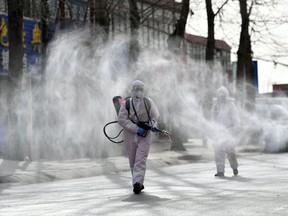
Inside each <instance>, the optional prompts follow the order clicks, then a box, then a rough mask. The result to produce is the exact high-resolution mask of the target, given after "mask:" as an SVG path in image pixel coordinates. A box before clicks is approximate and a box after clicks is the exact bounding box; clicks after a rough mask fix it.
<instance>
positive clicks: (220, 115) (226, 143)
mask: <svg viewBox="0 0 288 216" xmlns="http://www.w3.org/2000/svg"><path fill="white" fill-rule="evenodd" d="M216 97H217V101H216V103H215V104H214V105H213V106H212V113H211V116H212V119H213V120H214V121H215V122H216V123H217V124H218V125H219V128H220V130H219V131H218V133H219V134H218V137H217V138H216V140H215V142H214V145H213V146H214V153H215V163H216V168H217V173H216V174H215V176H217V177H223V176H224V172H225V154H226V155H227V158H228V161H229V163H230V167H231V168H232V169H233V174H234V175H238V162H237V158H236V153H235V142H234V141H233V137H234V136H235V135H236V134H237V132H239V128H240V118H239V112H238V109H237V107H236V105H235V104H234V103H233V102H232V101H231V99H229V92H228V90H227V89H226V88H225V87H224V86H221V87H220V88H219V89H218V90H217V93H216Z"/></svg>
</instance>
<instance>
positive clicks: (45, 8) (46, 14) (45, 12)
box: [41, 0, 49, 69]
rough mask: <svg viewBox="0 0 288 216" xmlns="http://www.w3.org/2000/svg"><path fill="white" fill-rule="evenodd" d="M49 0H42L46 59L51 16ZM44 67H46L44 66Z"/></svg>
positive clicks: (43, 48)
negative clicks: (49, 18) (48, 21)
mask: <svg viewBox="0 0 288 216" xmlns="http://www.w3.org/2000/svg"><path fill="white" fill-rule="evenodd" d="M47 1H48V0H41V22H42V55H43V59H44V60H45V57H46V48H47V45H48V40H49V38H48V23H47V20H48V17H49V6H48V2H47ZM42 69H44V68H42Z"/></svg>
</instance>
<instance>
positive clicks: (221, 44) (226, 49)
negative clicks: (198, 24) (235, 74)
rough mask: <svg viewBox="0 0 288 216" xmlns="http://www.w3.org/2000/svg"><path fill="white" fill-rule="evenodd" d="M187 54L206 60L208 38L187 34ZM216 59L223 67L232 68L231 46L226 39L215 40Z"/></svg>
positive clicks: (196, 58) (193, 57)
mask: <svg viewBox="0 0 288 216" xmlns="http://www.w3.org/2000/svg"><path fill="white" fill-rule="evenodd" d="M185 39H186V41H187V43H186V44H187V45H186V46H187V48H186V50H187V55H188V56H189V57H191V58H192V59H195V60H200V61H205V55H206V45H207V38H206V37H203V36H198V35H192V34H186V35H185ZM215 60H216V61H219V62H220V63H221V65H222V67H223V68H225V69H226V70H231V46H229V45H228V44H227V43H226V42H225V41H224V40H217V39H216V40H215Z"/></svg>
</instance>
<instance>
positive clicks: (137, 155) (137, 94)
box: [118, 80, 159, 185]
mask: <svg viewBox="0 0 288 216" xmlns="http://www.w3.org/2000/svg"><path fill="white" fill-rule="evenodd" d="M139 89H140V90H139ZM131 96H132V97H131V99H130V116H129V117H128V111H127V110H126V105H125V103H124V104H123V105H122V106H121V108H120V110H119V115H118V122H119V124H120V125H121V126H122V127H123V128H124V131H123V140H124V145H125V146H126V149H127V154H128V157H129V163H130V169H131V173H132V185H134V184H135V183H140V184H141V185H143V182H144V177H145V172H146V160H147V157H148V153H149V150H150V145H151V138H152V133H153V132H152V131H150V130H149V131H148V133H147V135H146V137H142V136H139V135H137V129H138V126H137V125H136V124H137V122H138V119H137V117H136V115H135V112H134V110H133V105H134V108H135V111H136V113H137V116H138V118H139V121H141V122H149V118H148V114H147V111H146V108H145V104H144V83H143V82H141V81H139V80H136V81H134V82H133V89H132V95H131ZM148 100H149V101H150V104H151V108H150V110H148V111H149V114H150V117H151V120H156V119H157V118H158V117H159V111H158V109H157V107H156V105H155V104H154V102H153V101H152V100H151V99H150V98H148ZM132 103H133V105H132ZM149 125H150V126H151V124H150V123H149Z"/></svg>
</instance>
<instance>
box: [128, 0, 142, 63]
mask: <svg viewBox="0 0 288 216" xmlns="http://www.w3.org/2000/svg"><path fill="white" fill-rule="evenodd" d="M128 3H129V16H130V27H131V40H130V52H129V53H130V58H129V59H130V61H136V59H137V57H138V54H139V49H140V45H139V42H138V34H139V33H138V30H139V26H140V15H139V11H138V7H137V0H128Z"/></svg>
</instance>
